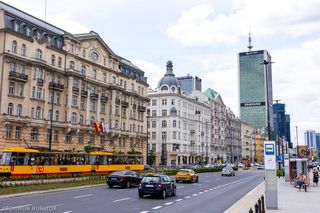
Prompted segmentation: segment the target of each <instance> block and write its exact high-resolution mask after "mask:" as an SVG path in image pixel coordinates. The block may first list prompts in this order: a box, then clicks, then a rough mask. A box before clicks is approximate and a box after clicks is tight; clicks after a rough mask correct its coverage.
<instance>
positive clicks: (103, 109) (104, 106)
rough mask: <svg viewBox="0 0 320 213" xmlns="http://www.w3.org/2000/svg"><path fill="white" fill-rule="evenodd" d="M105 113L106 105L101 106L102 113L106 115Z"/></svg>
mask: <svg viewBox="0 0 320 213" xmlns="http://www.w3.org/2000/svg"><path fill="white" fill-rule="evenodd" d="M105 112H106V105H105V104H101V109H100V113H105Z"/></svg>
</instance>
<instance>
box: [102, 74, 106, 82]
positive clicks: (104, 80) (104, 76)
mask: <svg viewBox="0 0 320 213" xmlns="http://www.w3.org/2000/svg"><path fill="white" fill-rule="evenodd" d="M102 81H103V82H107V74H106V73H103V75H102Z"/></svg>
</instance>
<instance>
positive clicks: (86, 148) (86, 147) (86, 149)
mask: <svg viewBox="0 0 320 213" xmlns="http://www.w3.org/2000/svg"><path fill="white" fill-rule="evenodd" d="M84 151H85V152H86V153H90V152H92V151H94V147H92V146H90V145H87V146H85V147H84Z"/></svg>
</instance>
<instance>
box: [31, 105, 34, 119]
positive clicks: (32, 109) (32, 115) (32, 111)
mask: <svg viewBox="0 0 320 213" xmlns="http://www.w3.org/2000/svg"><path fill="white" fill-rule="evenodd" d="M33 117H34V108H33V107H32V108H31V118H33Z"/></svg>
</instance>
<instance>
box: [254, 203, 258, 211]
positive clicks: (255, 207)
mask: <svg viewBox="0 0 320 213" xmlns="http://www.w3.org/2000/svg"><path fill="white" fill-rule="evenodd" d="M254 213H259V207H258V204H257V203H256V204H255V205H254Z"/></svg>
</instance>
